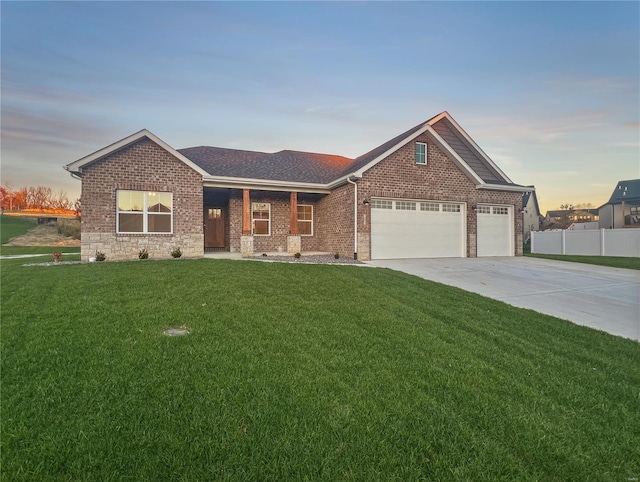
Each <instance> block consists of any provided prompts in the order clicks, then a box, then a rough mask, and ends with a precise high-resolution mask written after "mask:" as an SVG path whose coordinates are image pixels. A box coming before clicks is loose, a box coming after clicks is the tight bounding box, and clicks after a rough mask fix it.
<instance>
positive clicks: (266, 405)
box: [0, 260, 640, 480]
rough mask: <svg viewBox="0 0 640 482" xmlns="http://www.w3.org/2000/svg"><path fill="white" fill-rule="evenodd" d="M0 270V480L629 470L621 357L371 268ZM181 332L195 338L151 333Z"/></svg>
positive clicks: (627, 396)
mask: <svg viewBox="0 0 640 482" xmlns="http://www.w3.org/2000/svg"><path fill="white" fill-rule="evenodd" d="M2 270H3V271H2V282H3V283H2V291H3V307H2V309H3V318H2V335H3V336H2V339H1V340H0V343H1V344H2V377H3V391H2V402H3V403H2V406H3V420H2V433H3V435H2V455H3V466H2V469H1V470H2V474H4V475H5V476H10V478H15V479H17V480H21V479H22V480H28V479H34V478H37V479H44V480H46V479H50V480H57V479H68V478H75V479H78V478H79V479H88V480H91V479H96V480H98V479H100V480H116V479H118V480H120V479H125V480H126V479H132V480H133V479H135V480H153V479H158V478H161V479H162V478H167V479H178V480H180V479H183V480H198V479H231V480H244V479H249V480H282V479H299V480H311V479H313V480H340V479H350V480H354V479H355V480H407V479H415V480H420V479H431V480H433V479H441V480H449V479H469V480H471V479H473V480H501V479H502V480H513V479H518V480H541V479H542V480H553V479H557V480H566V479H595V480H598V479H601V480H606V479H608V478H610V477H613V476H616V477H618V476H619V477H622V476H625V477H626V476H633V474H634V473H637V470H638V463H637V460H638V458H637V457H633V455H635V454H637V444H635V443H634V440H636V439H635V438H634V437H635V436H636V435H637V429H636V428H633V422H635V421H637V411H636V410H635V409H636V408H637V390H635V391H634V390H633V388H632V387H634V386H635V387H637V386H638V384H637V382H638V376H639V375H638V366H637V363H633V361H634V360H637V357H638V346H637V344H635V343H633V342H630V341H628V340H622V339H619V338H616V337H612V336H609V335H604V334H601V333H597V332H594V331H592V330H588V329H586V328H581V327H576V326H573V325H571V324H568V323H564V322H561V321H559V320H555V319H553V318H550V317H546V316H543V315H538V314H536V313H533V312H530V311H527V310H519V309H517V308H513V307H510V306H508V305H504V304H502V303H499V302H495V301H492V300H487V299H484V298H481V297H479V296H476V295H472V294H469V293H465V292H463V291H460V290H455V289H451V288H448V287H444V286H442V285H438V284H435V283H429V282H426V281H422V280H418V279H416V278H413V277H409V276H406V275H402V274H400V273H394V272H391V271H387V270H377V269H375V270H374V269H362V268H355V267H337V266H302V265H286V264H275V263H250V262H236V261H213V260H179V261H173V260H171V261H166V262H155V261H148V262H147V261H145V262H137V264H136V263H105V264H91V265H78V266H58V267H55V268H40V267H32V268H23V267H17V266H15V265H9V266H6V265H5V264H3V266H2ZM5 293H7V294H8V296H6V297H5ZM180 325H186V326H188V327H189V328H190V329H191V331H192V333H191V335H189V336H187V337H183V338H167V337H164V336H163V335H162V330H163V329H164V328H167V327H169V326H180ZM592 347H596V349H595V350H592ZM592 351H593V352H594V353H595V357H594V356H592ZM591 364H593V365H594V366H596V367H601V368H602V370H601V371H599V370H596V371H595V373H594V371H593V370H592V368H593V367H589V368H587V367H586V366H585V365H591ZM589 369H591V370H590V371H589ZM6 413H12V415H13V416H12V417H11V418H7V416H6ZM629 422H632V426H631V427H629ZM638 425H640V424H635V426H636V427H637V426H638ZM594 440H596V441H597V443H596V442H594Z"/></svg>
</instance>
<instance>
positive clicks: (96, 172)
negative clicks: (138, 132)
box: [81, 138, 204, 260]
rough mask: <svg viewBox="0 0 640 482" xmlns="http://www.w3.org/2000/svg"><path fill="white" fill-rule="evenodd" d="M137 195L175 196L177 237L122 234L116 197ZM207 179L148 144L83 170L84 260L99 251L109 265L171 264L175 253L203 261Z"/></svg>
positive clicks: (158, 148)
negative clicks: (145, 257) (140, 260)
mask: <svg viewBox="0 0 640 482" xmlns="http://www.w3.org/2000/svg"><path fill="white" fill-rule="evenodd" d="M119 189H131V190H142V191H164V192H172V193H173V234H160V235H153V234H144V235H121V234H120V235H118V234H116V191H117V190H119ZM202 193H203V189H202V176H201V175H200V174H199V173H197V172H196V171H194V170H193V169H191V168H190V167H188V166H187V165H185V164H184V163H183V162H182V161H180V160H179V159H177V158H175V157H174V156H173V155H171V154H170V153H169V152H167V151H166V150H164V149H163V148H161V147H160V146H158V145H157V144H156V143H155V142H153V141H151V140H148V139H146V138H145V139H141V140H140V141H138V142H136V143H134V144H132V145H130V146H127V147H125V148H124V149H121V150H120V151H118V152H115V153H113V154H111V155H110V156H108V157H106V158H104V159H101V160H100V161H98V162H95V163H93V164H91V165H90V166H88V167H85V168H84V169H83V173H82V241H81V242H82V248H81V251H82V252H81V256H82V259H83V260H86V259H88V258H89V257H90V256H94V255H95V251H96V250H99V251H102V252H104V253H105V254H106V255H107V259H108V260H109V259H127V258H137V253H138V251H139V250H140V249H142V248H145V249H148V250H149V252H150V254H151V257H154V258H168V257H170V252H171V250H172V249H174V248H175V247H178V246H179V247H180V248H181V249H182V251H183V253H184V255H185V256H202V254H203V250H204V237H203V230H202V208H203V202H202Z"/></svg>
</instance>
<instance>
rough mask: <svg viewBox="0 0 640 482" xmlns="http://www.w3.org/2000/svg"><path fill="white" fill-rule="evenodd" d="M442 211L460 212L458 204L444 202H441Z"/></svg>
mask: <svg viewBox="0 0 640 482" xmlns="http://www.w3.org/2000/svg"><path fill="white" fill-rule="evenodd" d="M442 212H445V213H459V212H460V204H450V203H444V204H442Z"/></svg>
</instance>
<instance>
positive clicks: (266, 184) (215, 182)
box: [203, 175, 331, 194]
mask: <svg viewBox="0 0 640 482" xmlns="http://www.w3.org/2000/svg"><path fill="white" fill-rule="evenodd" d="M203 185H204V187H222V188H235V189H257V190H264V191H286V192H290V191H296V192H309V193H320V194H329V193H330V192H331V189H329V186H328V185H327V184H313V183H307V182H291V181H276V180H269V179H252V178H244V177H212V176H209V175H207V176H205V177H204V179H203Z"/></svg>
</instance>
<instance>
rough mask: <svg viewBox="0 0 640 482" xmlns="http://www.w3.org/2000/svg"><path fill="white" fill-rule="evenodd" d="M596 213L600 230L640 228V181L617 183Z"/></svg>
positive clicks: (632, 180)
mask: <svg viewBox="0 0 640 482" xmlns="http://www.w3.org/2000/svg"><path fill="white" fill-rule="evenodd" d="M598 213H599V215H600V220H599V226H600V228H605V229H618V228H640V179H631V180H629V181H620V182H618V185H617V186H616V188H615V189H614V190H613V194H611V198H610V199H609V201H608V202H607V203H606V204H603V205H602V206H600V207H599V208H598Z"/></svg>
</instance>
